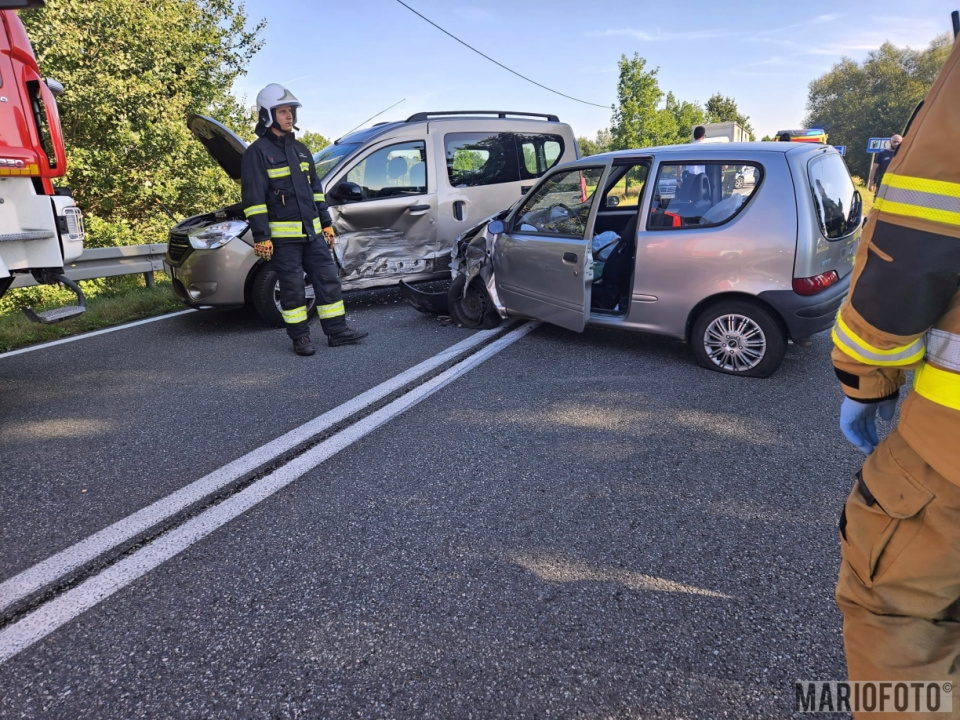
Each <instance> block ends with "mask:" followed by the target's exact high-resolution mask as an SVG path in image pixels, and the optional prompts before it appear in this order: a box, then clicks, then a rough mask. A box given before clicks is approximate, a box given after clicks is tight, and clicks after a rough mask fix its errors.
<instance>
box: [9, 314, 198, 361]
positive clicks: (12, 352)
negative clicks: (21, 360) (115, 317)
mask: <svg viewBox="0 0 960 720" xmlns="http://www.w3.org/2000/svg"><path fill="white" fill-rule="evenodd" d="M192 312H199V311H198V310H194V309H192V308H191V309H190V310H179V311H177V312H175V313H168V314H166V315H159V316H157V317H152V318H147V319H146V320H137V321H136V322H131V323H126V324H124V325H115V326H114V327H108V328H104V329H103V330H94V331H93V332H88V333H83V334H82V335H72V336H70V337H68V338H63V339H62V340H51V341H50V342H45V343H41V344H40V345H31V346H30V347H25V348H20V349H19V350H10V351H9V352H5V353H0V360H3V359H4V358H8V357H13V356H14V355H23V353H28V352H33V351H34V350H46V349H47V348H50V347H53V346H54V345H63V344H65V343H71V342H76V341H77V340H86V339H87V338H92V337H96V336H97V335H106V334H107V333H112V332H117V330H126V329H127V328H132V327H136V326H137V325H146V324H147V323H152V322H158V321H160V320H166V319H167V318H172V317H177V316H178V315H186V314H187V313H192Z"/></svg>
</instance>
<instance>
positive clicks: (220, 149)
mask: <svg viewBox="0 0 960 720" xmlns="http://www.w3.org/2000/svg"><path fill="white" fill-rule="evenodd" d="M187 127H188V128H189V129H190V132H192V133H193V135H194V137H196V138H197V140H199V141H200V142H202V143H203V146H204V147H205V148H206V149H207V152H208V153H210V156H211V157H212V158H213V159H214V160H216V161H217V163H218V164H219V165H220V167H222V168H223V169H224V170H226V172H227V175H229V176H230V177H232V178H233V179H234V180H237V181H239V180H240V160H241V158H242V157H243V151H244V150H246V149H247V143H246V142H245V141H243V140H241V139H240V137H239V136H237V134H236V133H234V132H233V130H230V129H229V128H227V127H225V126H224V125H222V124H220V123H218V122H217V121H216V120H214V119H213V118H208V117H206V116H205V115H190V116H188V117H187Z"/></svg>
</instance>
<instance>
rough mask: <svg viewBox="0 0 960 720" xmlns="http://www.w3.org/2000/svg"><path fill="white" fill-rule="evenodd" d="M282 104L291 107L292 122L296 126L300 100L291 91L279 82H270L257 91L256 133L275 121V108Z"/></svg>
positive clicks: (260, 132) (260, 133)
mask: <svg viewBox="0 0 960 720" xmlns="http://www.w3.org/2000/svg"><path fill="white" fill-rule="evenodd" d="M284 105H289V106H290V107H291V108H293V123H294V126H296V123H297V108H298V107H300V101H299V100H297V98H296V96H295V95H294V94H293V93H292V92H290V91H289V90H287V89H286V88H285V87H284V86H283V85H281V84H279V83H270V84H269V85H267V86H266V87H265V88H264V89H263V90H261V91H260V92H259V93H257V110H258V116H257V129H256V133H257V135H263V133H264V132H266V130H267V128H268V127H270V126H271V125H273V124H274V123H275V122H276V121H277V115H276V112H275V110H276V109H277V108H278V107H282V106H284Z"/></svg>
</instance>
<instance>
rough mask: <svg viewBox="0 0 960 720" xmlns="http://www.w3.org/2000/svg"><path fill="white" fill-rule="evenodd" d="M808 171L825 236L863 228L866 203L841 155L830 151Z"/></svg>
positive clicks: (845, 233) (810, 165)
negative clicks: (862, 199)
mask: <svg viewBox="0 0 960 720" xmlns="http://www.w3.org/2000/svg"><path fill="white" fill-rule="evenodd" d="M807 173H808V175H809V177H810V192H811V194H812V195H813V206H814V207H815V208H816V211H817V221H818V222H819V223H820V232H822V233H823V236H824V237H825V238H827V239H828V240H833V239H836V238H842V237H847V236H848V235H850V234H851V233H853V232H855V231H856V229H857V228H859V227H860V216H861V213H862V210H863V206H862V204H861V201H860V193H859V192H857V189H856V188H855V187H854V186H853V180H851V179H850V173H849V172H847V166H846V164H845V163H844V162H843V160H842V159H841V157H840V156H839V155H837V154H830V155H821V156H820V157H817V158H814V159H813V160H811V161H810V164H809V165H808V166H807Z"/></svg>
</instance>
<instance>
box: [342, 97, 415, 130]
mask: <svg viewBox="0 0 960 720" xmlns="http://www.w3.org/2000/svg"><path fill="white" fill-rule="evenodd" d="M404 100H406V98H403V100H398V101H397V102H395V103H394V104H393V105H391V106H390V107H388V108H387V109H386V110H381V111H380V112H378V113H377V114H376V115H374V116H373V117H368V118H367V119H366V120H364V121H363V122H362V123H360V125H366V124H367V123H368V122H370V121H371V120H373V119H375V118H378V117H380V116H381V115H383V114H384V113H385V112H386V111H387V110H392V109H393V108H395V107H396V106H397V105H399V104H400V103H402V102H403V101H404ZM360 125H357V126H356V127H352V128H350V129H349V130H347V131H346V132H345V133H344V134H343V135H341V136H340V137H346V136H347V135H349V134H350V133H352V132H353V131H354V130H356V129H357V128H358V127H360Z"/></svg>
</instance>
